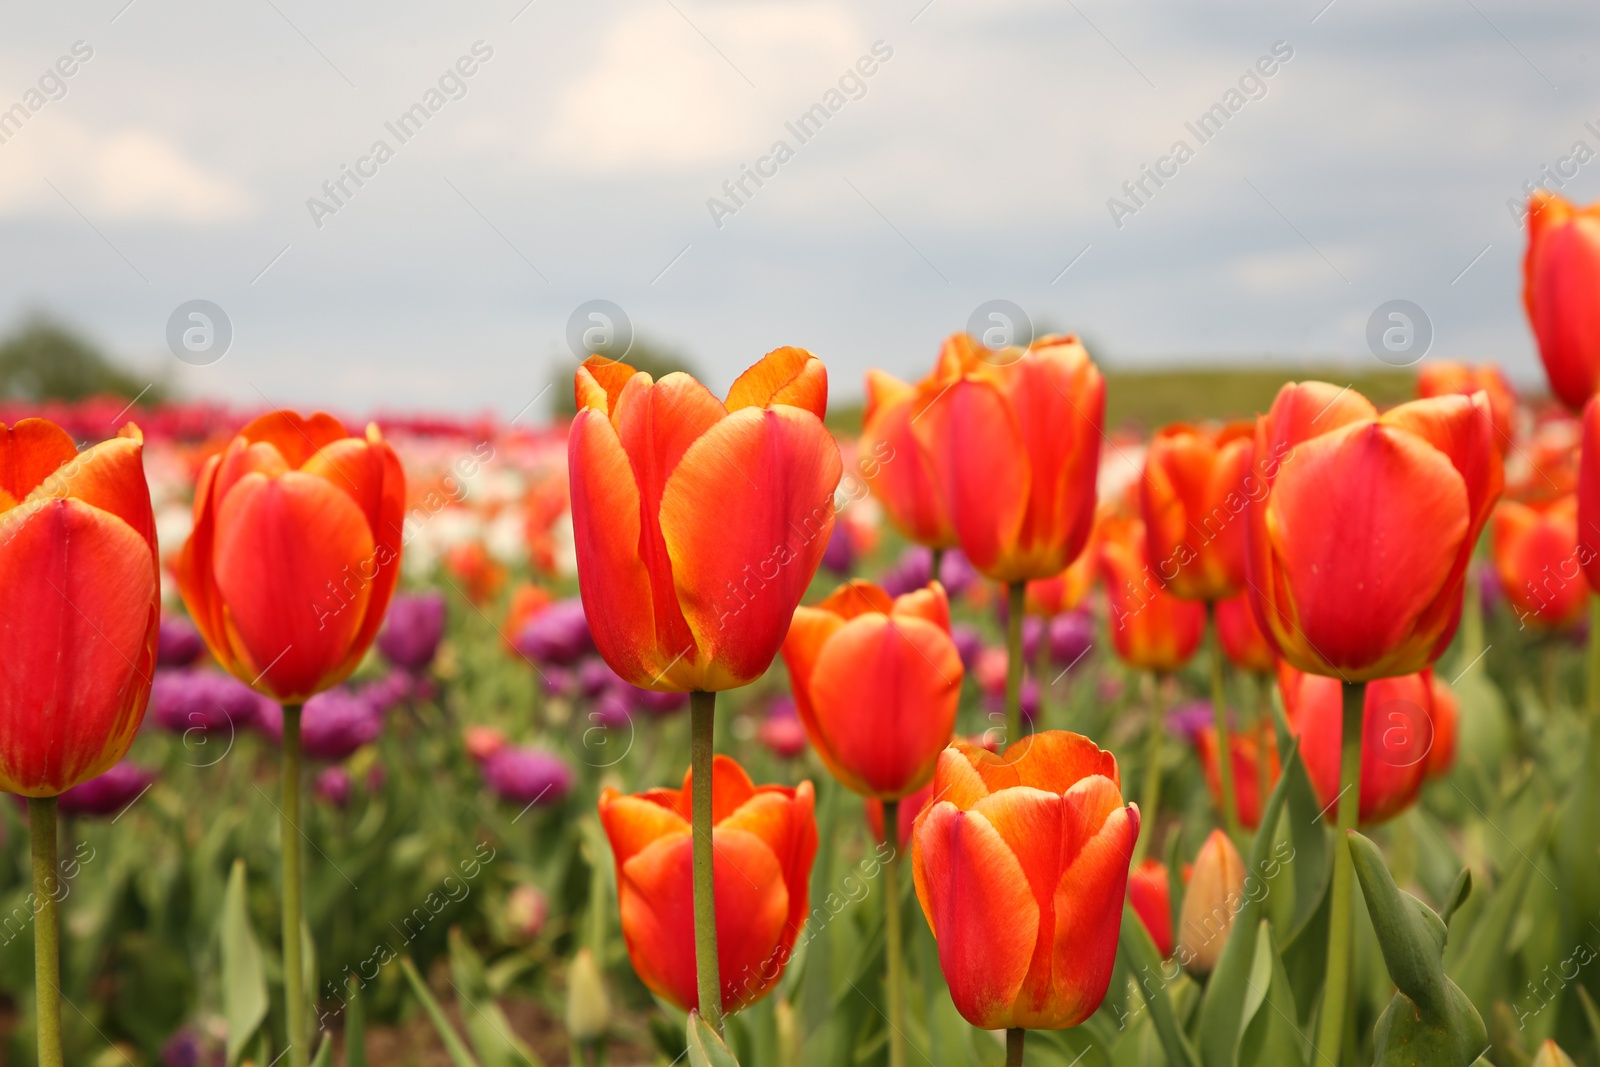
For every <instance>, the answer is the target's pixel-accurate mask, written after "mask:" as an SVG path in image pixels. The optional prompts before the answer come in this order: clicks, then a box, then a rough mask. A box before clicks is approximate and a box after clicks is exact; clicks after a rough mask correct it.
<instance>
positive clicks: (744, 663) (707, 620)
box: [661, 405, 842, 690]
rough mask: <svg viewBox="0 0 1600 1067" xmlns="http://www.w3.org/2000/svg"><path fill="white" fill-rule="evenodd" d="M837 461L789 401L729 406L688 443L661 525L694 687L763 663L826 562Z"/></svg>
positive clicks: (834, 450)
mask: <svg viewBox="0 0 1600 1067" xmlns="http://www.w3.org/2000/svg"><path fill="white" fill-rule="evenodd" d="M841 469H842V463H841V461H840V458H839V448H838V446H837V445H836V444H835V443H834V440H833V437H832V435H831V434H829V433H828V431H827V430H826V429H825V428H824V427H823V425H822V423H821V421H820V420H818V419H817V418H816V417H815V416H814V415H812V414H811V413H809V412H806V411H801V410H800V409H798V408H793V407H789V406H787V405H779V406H778V407H775V408H765V409H764V408H743V409H741V410H739V411H735V412H733V413H731V414H730V415H728V417H727V418H725V419H723V420H722V421H721V422H719V423H717V424H716V425H715V426H713V427H712V428H711V429H709V430H707V431H706V433H705V434H703V435H702V436H701V437H700V439H699V440H697V441H695V443H694V444H693V445H691V446H690V447H689V450H688V451H687V452H685V453H684V455H683V459H682V460H680V461H679V463H678V466H677V469H676V470H674V471H673V472H672V475H671V477H670V478H668V479H667V484H666V489H665V491H664V492H663V493H662V496H661V532H662V535H663V536H664V538H665V540H666V546H667V554H668V556H669V557H670V558H671V561H672V576H673V581H674V582H675V584H676V586H677V592H678V602H679V603H680V604H681V605H682V607H683V614H684V618H685V619H687V620H688V623H689V629H690V630H691V631H692V632H693V634H694V638H695V641H696V643H697V645H698V656H697V660H698V662H697V663H696V664H695V668H696V672H697V673H696V674H695V676H694V684H695V687H696V688H701V689H708V690H720V689H729V688H733V687H736V686H740V685H744V684H746V683H748V682H749V681H750V680H752V679H754V678H756V677H758V676H759V675H760V674H761V673H762V672H764V671H765V670H766V669H767V667H768V666H769V665H770V664H771V662H772V657H773V656H774V655H776V654H777V651H778V647H779V646H780V645H781V644H782V643H783V637H784V634H785V633H787V632H788V629H789V621H790V619H791V617H792V616H793V615H794V609H795V606H796V605H798V604H799V603H800V598H801V596H803V595H804V593H805V591H806V587H807V586H808V585H810V584H811V579H812V576H813V575H815V574H816V571H817V566H818V564H820V563H821V562H822V553H823V551H824V550H825V549H826V548H827V545H828V538H829V536H830V534H831V533H832V531H833V521H834V514H833V493H834V489H835V487H836V486H837V485H838V484H839V475H840V473H841Z"/></svg>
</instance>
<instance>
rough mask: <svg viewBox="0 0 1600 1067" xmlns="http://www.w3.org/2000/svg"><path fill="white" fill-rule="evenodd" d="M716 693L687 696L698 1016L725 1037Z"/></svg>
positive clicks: (697, 693)
mask: <svg viewBox="0 0 1600 1067" xmlns="http://www.w3.org/2000/svg"><path fill="white" fill-rule="evenodd" d="M716 721H717V694H715V693H705V692H700V691H696V692H693V693H690V694H689V731H690V734H689V765H690V768H691V769H692V771H693V776H694V792H693V795H692V796H691V797H690V798H689V804H690V807H691V809H692V810H691V812H690V816H691V821H692V823H693V829H694V961H695V974H696V975H697V976H698V978H699V989H700V1003H699V1008H700V1017H701V1018H702V1019H704V1020H705V1021H706V1022H707V1023H708V1024H709V1025H710V1026H711V1029H713V1030H715V1031H716V1032H717V1033H718V1034H719V1035H720V1034H721V1033H722V976H721V973H720V970H721V968H720V967H719V961H718V959H717V896H716V877H715V872H716V867H715V866H714V861H713V859H712V852H711V825H712V823H711V757H712V753H713V747H714V746H713V743H712V741H713V737H712V734H713V729H714V728H715V726H716Z"/></svg>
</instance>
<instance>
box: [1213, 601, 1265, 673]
mask: <svg viewBox="0 0 1600 1067" xmlns="http://www.w3.org/2000/svg"><path fill="white" fill-rule="evenodd" d="M1217 637H1218V638H1219V639H1220V640H1221V641H1222V651H1223V654H1224V655H1226V656H1227V657H1228V662H1229V663H1232V664H1233V665H1234V666H1235V667H1237V668H1239V669H1240V670H1241V671H1250V672H1251V673H1252V674H1271V673H1272V672H1273V671H1274V670H1276V669H1277V667H1278V654H1277V653H1276V652H1274V651H1273V649H1272V644H1271V643H1270V642H1269V641H1268V640H1267V635H1266V634H1264V633H1262V632H1261V627H1260V626H1259V625H1257V623H1256V613H1255V609H1254V608H1253V607H1251V605H1250V594H1249V593H1248V592H1244V593H1240V594H1239V595H1238V596H1234V597H1229V598H1228V599H1227V600H1223V601H1220V602H1219V603H1218V604H1217Z"/></svg>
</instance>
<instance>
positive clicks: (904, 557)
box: [878, 545, 943, 597]
mask: <svg viewBox="0 0 1600 1067" xmlns="http://www.w3.org/2000/svg"><path fill="white" fill-rule="evenodd" d="M940 569H941V570H942V569H943V568H942V567H941V568H940ZM932 576H933V553H932V552H931V551H929V550H928V549H926V548H923V547H922V546H921V545H912V546H911V547H910V548H908V549H906V550H905V551H904V552H902V553H900V559H899V560H898V561H896V563H895V565H894V566H893V567H890V568H889V569H888V570H887V571H884V572H883V577H881V578H879V579H878V584H879V585H880V586H882V587H883V591H884V592H885V593H888V594H889V595H890V596H895V597H898V596H904V595H905V594H907V593H911V592H915V591H916V590H918V589H921V588H922V587H923V586H925V585H927V584H928V581H929V579H930V578H931V577H932Z"/></svg>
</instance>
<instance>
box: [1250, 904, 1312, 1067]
mask: <svg viewBox="0 0 1600 1067" xmlns="http://www.w3.org/2000/svg"><path fill="white" fill-rule="evenodd" d="M1248 982H1249V984H1250V996H1249V998H1248V1000H1247V1001H1246V1011H1245V1015H1244V1032H1243V1034H1242V1035H1241V1036H1240V1039H1239V1062H1241V1063H1246V1064H1252V1065H1255V1064H1262V1065H1265V1064H1271V1065H1272V1067H1305V1062H1306V1034H1305V1033H1304V1032H1303V1031H1301V1029H1300V1024H1299V1013H1298V1012H1296V1010H1295V1004H1294V990H1293V989H1292V988H1291V987H1290V985H1289V973H1288V972H1287V971H1285V970H1284V968H1283V960H1282V958H1281V957H1279V955H1278V946H1277V945H1276V944H1275V943H1274V941H1273V937H1272V924H1271V923H1269V922H1267V921H1266V920H1265V919H1263V920H1262V921H1261V928H1260V931H1259V932H1258V933H1257V935H1256V956H1255V960H1254V962H1253V963H1252V965H1251V967H1250V976H1249V979H1248Z"/></svg>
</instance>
